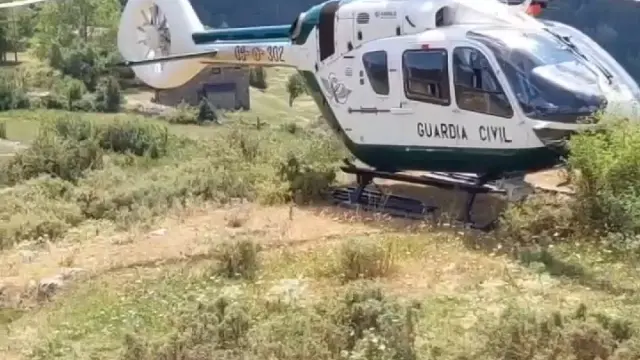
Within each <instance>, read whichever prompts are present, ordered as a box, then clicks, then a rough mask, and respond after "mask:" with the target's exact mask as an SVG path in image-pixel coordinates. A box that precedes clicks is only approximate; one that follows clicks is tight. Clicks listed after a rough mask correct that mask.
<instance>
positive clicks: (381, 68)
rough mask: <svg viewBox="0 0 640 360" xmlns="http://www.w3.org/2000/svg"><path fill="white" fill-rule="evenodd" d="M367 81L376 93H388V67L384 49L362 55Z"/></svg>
mask: <svg viewBox="0 0 640 360" xmlns="http://www.w3.org/2000/svg"><path fill="white" fill-rule="evenodd" d="M362 63H363V64H364V69H365V71H366V72H367V77H368V78H369V83H370V84H371V87H372V88H373V91H375V93H376V94H378V95H389V67H388V65H387V52H386V51H383V50H381V51H371V52H368V53H365V54H364V55H362Z"/></svg>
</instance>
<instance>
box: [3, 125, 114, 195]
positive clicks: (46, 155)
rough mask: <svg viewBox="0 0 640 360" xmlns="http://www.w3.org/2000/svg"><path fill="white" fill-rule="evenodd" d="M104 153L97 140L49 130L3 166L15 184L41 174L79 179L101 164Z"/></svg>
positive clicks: (8, 179)
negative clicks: (61, 134)
mask: <svg viewBox="0 0 640 360" xmlns="http://www.w3.org/2000/svg"><path fill="white" fill-rule="evenodd" d="M102 155H103V152H102V150H101V149H100V146H99V144H98V143H97V142H96V141H95V139H85V140H82V141H78V140H76V139H65V138H63V137H61V136H59V135H58V134H57V133H55V132H54V131H52V130H50V129H45V130H44V131H42V132H41V133H40V134H39V135H38V137H37V138H36V139H35V140H34V141H33V143H32V144H31V146H30V147H29V148H27V149H25V150H22V151H20V152H18V153H17V154H16V155H15V156H13V157H12V158H11V160H9V162H8V163H7V164H6V165H5V166H4V169H3V171H4V173H5V174H6V175H5V177H6V178H5V180H6V181H7V183H8V184H10V185H13V184H16V183H18V182H21V181H25V180H28V179H32V178H35V177H38V176H40V175H50V176H54V177H59V178H61V179H63V180H67V181H71V182H76V181H78V180H79V179H80V178H81V177H82V176H83V175H84V174H85V172H86V171H88V170H92V169H98V168H100V167H101V166H102Z"/></svg>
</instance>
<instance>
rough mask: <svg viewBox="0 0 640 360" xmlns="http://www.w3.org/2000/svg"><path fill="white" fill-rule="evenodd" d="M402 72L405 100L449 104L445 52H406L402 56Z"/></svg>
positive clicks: (434, 50)
mask: <svg viewBox="0 0 640 360" xmlns="http://www.w3.org/2000/svg"><path fill="white" fill-rule="evenodd" d="M402 72H403V75H404V93H405V95H406V96H407V99H411V100H416V101H422V102H428V103H432V104H438V105H445V106H448V105H449V104H450V102H451V98H450V96H449V93H450V91H449V66H448V61H447V51H446V50H442V49H433V50H407V51H405V52H404V54H403V55H402Z"/></svg>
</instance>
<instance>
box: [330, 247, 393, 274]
mask: <svg viewBox="0 0 640 360" xmlns="http://www.w3.org/2000/svg"><path fill="white" fill-rule="evenodd" d="M390 246H391V244H390V243H386V244H385V243H380V242H379V241H378V240H377V239H365V238H357V239H349V240H346V241H344V242H343V243H342V246H341V248H340V250H339V252H338V254H337V259H336V265H337V268H336V272H337V275H338V276H339V277H340V279H342V280H343V281H353V280H358V279H374V278H379V277H384V276H387V275H388V274H389V273H390V272H391V271H392V270H393V258H392V251H391V248H390Z"/></svg>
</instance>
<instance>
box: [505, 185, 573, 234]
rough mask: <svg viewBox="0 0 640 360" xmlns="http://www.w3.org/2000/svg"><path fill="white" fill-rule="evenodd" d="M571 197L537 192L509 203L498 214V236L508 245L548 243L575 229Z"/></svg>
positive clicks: (571, 232)
mask: <svg viewBox="0 0 640 360" xmlns="http://www.w3.org/2000/svg"><path fill="white" fill-rule="evenodd" d="M575 216H576V214H575V213H574V211H573V209H572V208H571V200H570V199H563V198H560V197H558V196H553V195H545V194H540V195H536V196H535V197H531V198H529V199H528V200H527V201H526V202H524V203H519V204H509V206H508V207H507V209H506V210H505V211H504V213H503V214H502V215H501V219H500V220H501V221H500V227H499V229H498V234H497V238H500V239H505V240H506V241H505V242H506V243H508V244H509V245H533V244H549V243H552V242H554V241H556V240H563V239H567V238H569V237H571V236H572V235H574V234H576V233H578V230H579V229H578V228H577V227H578V224H577V223H576V219H575Z"/></svg>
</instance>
